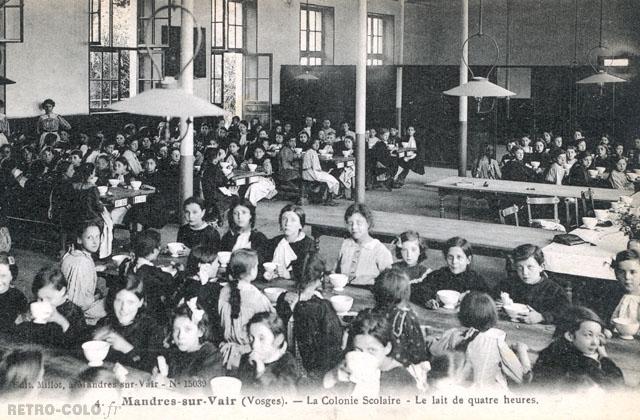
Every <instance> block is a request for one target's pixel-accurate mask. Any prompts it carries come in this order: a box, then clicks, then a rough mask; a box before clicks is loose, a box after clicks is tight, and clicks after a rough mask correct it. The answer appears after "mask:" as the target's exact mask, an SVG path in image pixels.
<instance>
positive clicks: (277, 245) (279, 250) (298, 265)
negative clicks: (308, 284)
mask: <svg viewBox="0 0 640 420" xmlns="http://www.w3.org/2000/svg"><path fill="white" fill-rule="evenodd" d="M278 219H279V221H280V230H281V231H282V232H283V234H282V235H278V236H276V237H275V238H273V239H271V240H270V241H269V250H268V251H267V256H272V261H273V262H274V263H276V264H277V265H278V267H277V269H276V271H277V272H276V275H277V276H278V277H281V278H284V279H293V280H296V281H297V280H299V279H300V278H301V277H302V274H303V269H304V268H303V267H304V265H305V261H307V259H308V258H309V256H310V255H311V254H313V253H315V252H316V244H315V241H314V239H313V238H312V237H310V236H308V235H307V234H306V233H304V232H303V230H302V229H303V228H304V225H305V220H306V215H305V213H304V210H303V209H302V207H300V206H297V205H295V204H287V205H286V206H284V207H283V208H282V210H280V217H279V218H278ZM267 274H268V273H265V275H267Z"/></svg>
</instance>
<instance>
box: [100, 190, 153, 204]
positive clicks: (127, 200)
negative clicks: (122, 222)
mask: <svg viewBox="0 0 640 420" xmlns="http://www.w3.org/2000/svg"><path fill="white" fill-rule="evenodd" d="M155 192H156V189H155V188H153V187H148V188H140V189H137V190H134V189H133V188H123V187H109V189H108V191H107V194H105V195H101V196H100V201H102V202H103V203H104V204H106V205H107V206H110V207H114V208H117V207H124V206H126V205H127V204H131V205H134V204H141V203H144V202H146V201H147V196H148V195H151V194H154V193H155Z"/></svg>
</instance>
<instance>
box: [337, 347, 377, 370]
mask: <svg viewBox="0 0 640 420" xmlns="http://www.w3.org/2000/svg"><path fill="white" fill-rule="evenodd" d="M344 359H345V362H346V364H347V367H348V368H349V370H350V371H351V372H354V373H358V374H366V373H367V372H371V371H373V370H376V369H378V359H376V357H375V356H373V355H371V354H369V353H365V352H363V351H350V352H349V353H347V354H345V355H344Z"/></svg>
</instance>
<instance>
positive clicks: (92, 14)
mask: <svg viewBox="0 0 640 420" xmlns="http://www.w3.org/2000/svg"><path fill="white" fill-rule="evenodd" d="M96 4H97V6H98V8H97V9H94V6H95V5H96ZM101 13H102V1H100V0H89V45H100V43H101V40H100V36H101V35H102V16H101ZM96 18H97V22H98V33H97V41H96V34H95V33H94V31H93V22H94V19H96Z"/></svg>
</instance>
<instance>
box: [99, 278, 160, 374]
mask: <svg viewBox="0 0 640 420" xmlns="http://www.w3.org/2000/svg"><path fill="white" fill-rule="evenodd" d="M107 302H108V303H107V310H108V316H107V317H105V318H102V319H101V320H100V322H98V328H97V329H96V330H95V331H94V332H93V338H94V340H104V341H106V342H108V343H109V344H111V347H110V348H109V354H108V355H107V360H109V361H113V362H118V363H122V364H123V365H127V366H131V367H134V368H137V369H141V370H144V371H146V372H151V370H152V368H153V367H154V366H155V364H156V356H157V355H158V354H159V353H160V351H161V350H162V342H163V339H164V332H163V327H162V325H160V324H158V322H157V321H156V320H155V319H154V318H152V317H151V316H149V315H147V314H146V313H145V310H144V304H145V291H144V283H143V281H142V280H141V279H140V278H139V277H137V276H132V275H129V276H127V277H126V279H125V283H124V284H122V285H119V286H117V287H114V288H113V289H110V290H109V295H108V296H107Z"/></svg>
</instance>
